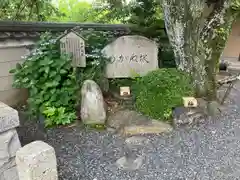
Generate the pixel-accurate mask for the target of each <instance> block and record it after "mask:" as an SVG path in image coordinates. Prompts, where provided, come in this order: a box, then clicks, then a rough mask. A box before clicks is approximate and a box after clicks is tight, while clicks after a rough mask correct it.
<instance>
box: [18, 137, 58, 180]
mask: <svg viewBox="0 0 240 180" xmlns="http://www.w3.org/2000/svg"><path fill="white" fill-rule="evenodd" d="M16 164H17V170H18V175H19V180H57V179H58V175H57V162H56V155H55V151H54V149H53V147H51V146H49V145H48V144H46V143H45V142H42V141H34V142H32V143H30V144H27V145H26V146H24V147H22V148H21V149H20V150H19V151H17V153H16Z"/></svg>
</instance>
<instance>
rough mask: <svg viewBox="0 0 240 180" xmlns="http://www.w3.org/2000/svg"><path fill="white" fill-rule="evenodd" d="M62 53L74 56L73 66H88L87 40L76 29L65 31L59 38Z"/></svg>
mask: <svg viewBox="0 0 240 180" xmlns="http://www.w3.org/2000/svg"><path fill="white" fill-rule="evenodd" d="M59 41H60V49H61V53H62V54H63V53H66V54H70V55H71V56H72V66H73V67H86V56H85V41H84V39H83V38H82V37H81V36H80V35H79V34H77V33H76V32H75V31H70V32H68V33H65V34H64V35H62V36H61V37H60V38H59Z"/></svg>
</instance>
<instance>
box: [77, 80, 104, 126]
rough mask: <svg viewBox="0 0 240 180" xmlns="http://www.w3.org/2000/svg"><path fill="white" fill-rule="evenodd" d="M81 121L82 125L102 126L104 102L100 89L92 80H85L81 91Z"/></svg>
mask: <svg viewBox="0 0 240 180" xmlns="http://www.w3.org/2000/svg"><path fill="white" fill-rule="evenodd" d="M81 97H82V102H81V119H82V121H83V123H84V124H104V123H105V121H106V109H105V102H104V99H103V95H102V92H101V89H100V87H99V86H98V85H97V84H96V83H95V82H94V81H92V80H86V81H85V82H84V83H83V86H82V89H81Z"/></svg>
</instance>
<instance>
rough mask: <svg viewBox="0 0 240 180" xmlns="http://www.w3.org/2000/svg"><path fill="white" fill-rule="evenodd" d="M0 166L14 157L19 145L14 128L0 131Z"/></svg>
mask: <svg viewBox="0 0 240 180" xmlns="http://www.w3.org/2000/svg"><path fill="white" fill-rule="evenodd" d="M0 144H1V145H0V167H1V166H2V165H3V164H5V163H7V162H8V161H9V160H10V158H12V157H14V156H15V154H16V152H17V150H18V149H19V148H20V147H21V144H20V141H19V139H18V134H17V131H16V130H15V129H11V130H8V131H5V132H3V133H0Z"/></svg>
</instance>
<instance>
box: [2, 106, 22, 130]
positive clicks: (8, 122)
mask: <svg viewBox="0 0 240 180" xmlns="http://www.w3.org/2000/svg"><path fill="white" fill-rule="evenodd" d="M18 126H19V117H18V111H17V110H15V109H13V108H11V107H10V106H8V105H6V104H4V103H2V102H0V133H1V132H4V131H7V130H9V129H13V128H15V127H18Z"/></svg>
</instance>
